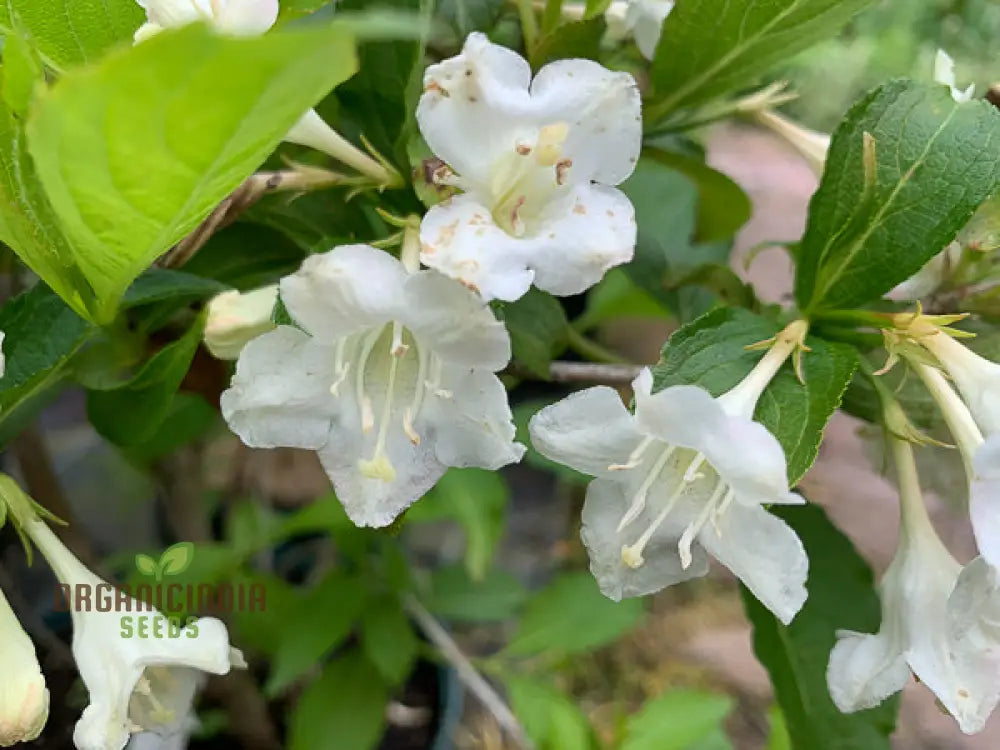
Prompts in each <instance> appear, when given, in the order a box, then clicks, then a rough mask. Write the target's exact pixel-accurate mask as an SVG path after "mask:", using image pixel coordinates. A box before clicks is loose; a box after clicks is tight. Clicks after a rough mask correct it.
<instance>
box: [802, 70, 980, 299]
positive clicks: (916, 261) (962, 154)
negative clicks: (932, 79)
mask: <svg viewBox="0 0 1000 750" xmlns="http://www.w3.org/2000/svg"><path fill="white" fill-rule="evenodd" d="M866 133H867V134H869V135H870V137H871V139H873V141H874V164H870V163H869V164H868V166H867V167H866V166H865V161H866V159H865V156H864V154H865V147H864V141H865V138H866V136H865V134H866ZM998 185H1000V113H998V112H997V111H996V109H995V108H994V107H993V106H992V105H991V104H989V103H987V102H985V101H974V102H966V103H964V104H957V103H956V102H955V101H954V100H953V99H952V98H951V96H950V94H949V93H948V89H947V88H946V87H944V86H939V85H922V84H918V83H914V82H912V81H893V82H892V83H887V84H885V85H883V86H880V87H879V88H877V89H875V90H874V91H873V92H871V93H870V94H868V95H867V96H865V97H864V98H863V99H862V100H861V101H859V102H858V103H857V104H855V105H854V107H853V108H852V109H851V111H850V112H849V113H848V114H847V116H846V118H845V119H844V120H843V122H841V124H840V126H839V127H838V128H837V131H836V132H835V133H834V136H833V142H832V143H831V146H830V153H829V157H828V158H827V162H826V171H825V172H824V174H823V179H822V181H821V183H820V186H819V190H818V191H817V192H816V194H815V195H814V196H813V199H812V202H811V203H810V205H809V221H808V224H807V226H806V233H805V235H804V237H803V238H802V244H801V247H800V248H799V252H798V261H799V262H798V267H797V276H796V281H795V296H796V299H797V300H798V303H799V306H800V307H802V308H803V309H806V310H816V309H818V308H843V307H852V306H857V305H861V304H864V303H866V302H869V301H871V300H874V299H876V298H878V297H880V296H882V295H883V294H885V293H886V292H888V291H889V290H890V289H892V288H893V287H894V286H895V285H896V284H898V283H899V282H901V281H903V280H904V279H906V278H908V277H910V276H912V275H913V274H914V273H916V272H917V271H918V270H920V268H921V267H922V266H923V265H924V264H925V263H926V262H927V261H928V260H930V259H931V257H933V256H934V255H936V254H937V253H938V252H940V251H941V249H942V248H943V247H944V246H945V245H947V244H948V243H949V242H951V241H952V240H953V239H954V238H955V234H956V233H957V232H958V231H959V230H960V229H961V228H962V227H963V226H965V224H966V223H967V222H968V221H969V219H970V218H972V215H973V213H974V212H975V211H976V209H977V208H978V207H979V205H980V204H981V203H982V202H983V201H984V200H985V199H986V198H987V197H988V196H989V195H990V194H991V193H993V192H994V191H995V190H996V189H997V187H998Z"/></svg>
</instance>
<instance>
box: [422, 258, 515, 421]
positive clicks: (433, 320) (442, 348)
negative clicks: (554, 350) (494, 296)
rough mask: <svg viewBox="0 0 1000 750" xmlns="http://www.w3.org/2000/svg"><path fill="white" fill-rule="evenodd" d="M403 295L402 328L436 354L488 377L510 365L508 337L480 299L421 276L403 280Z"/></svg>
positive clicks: (433, 275)
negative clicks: (403, 317) (403, 312)
mask: <svg viewBox="0 0 1000 750" xmlns="http://www.w3.org/2000/svg"><path fill="white" fill-rule="evenodd" d="M404 294H405V295H406V300H405V302H404V305H405V308H406V316H405V320H404V321H403V322H404V324H405V325H406V327H407V328H409V329H410V330H411V331H412V332H413V335H414V336H415V337H416V338H417V339H419V340H420V341H425V342H427V346H428V347H429V348H430V349H432V350H433V351H434V352H435V354H437V355H439V356H441V357H443V358H444V359H446V360H448V361H449V362H453V363H455V364H460V365H467V366H469V367H477V368H483V369H488V370H490V371H496V370H500V369H503V368H504V367H506V366H507V363H508V362H510V336H509V335H508V334H507V329H506V328H505V327H504V325H503V323H501V322H500V321H498V320H497V319H496V318H495V317H494V315H493V311H492V310H490V308H489V306H488V305H487V304H486V303H485V302H484V301H483V299H482V298H481V297H479V296H478V295H477V294H475V293H474V292H472V291H471V290H469V289H467V288H465V287H464V286H462V285H461V284H459V283H457V282H456V281H455V280H454V279H449V278H448V277H446V276H444V275H442V274H440V273H438V272H437V271H420V272H418V273H415V274H412V275H411V276H410V277H409V278H407V279H406V281H405V283H404ZM506 402H507V399H506V396H505V397H504V403H506Z"/></svg>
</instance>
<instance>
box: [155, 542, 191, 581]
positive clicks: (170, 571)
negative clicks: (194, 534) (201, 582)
mask: <svg viewBox="0 0 1000 750" xmlns="http://www.w3.org/2000/svg"><path fill="white" fill-rule="evenodd" d="M193 559H194V544H192V543H191V542H178V543H177V544H174V545H172V546H170V547H167V548H166V549H165V550H163V554H162V555H160V562H159V565H158V566H157V567H158V568H159V570H160V572H161V573H162V574H163V575H166V576H173V575H179V574H181V573H183V572H184V571H185V570H187V569H188V568H190V567H191V561H192V560H193Z"/></svg>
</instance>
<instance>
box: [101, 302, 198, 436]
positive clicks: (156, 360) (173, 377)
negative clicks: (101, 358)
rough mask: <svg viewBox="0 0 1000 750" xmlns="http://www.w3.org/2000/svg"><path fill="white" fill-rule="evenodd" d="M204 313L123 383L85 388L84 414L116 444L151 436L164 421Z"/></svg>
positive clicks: (184, 371)
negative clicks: (105, 386) (85, 404)
mask: <svg viewBox="0 0 1000 750" xmlns="http://www.w3.org/2000/svg"><path fill="white" fill-rule="evenodd" d="M204 326H205V318H204V315H202V316H200V317H199V318H198V321H197V322H196V323H195V325H193V326H192V327H191V328H190V329H189V330H188V331H187V332H186V333H185V334H184V335H183V336H182V337H181V338H179V339H177V341H175V342H173V343H172V344H169V345H168V346H165V347H164V348H163V349H161V350H160V351H158V352H157V353H156V354H154V355H153V356H152V357H150V359H149V361H148V362H146V364H145V365H143V367H142V368H141V369H140V370H139V372H137V373H136V374H135V376H134V377H132V378H131V379H130V380H128V381H127V382H125V383H122V384H119V385H116V386H115V387H111V388H105V389H95V388H91V389H89V390H88V391H87V416H88V418H89V419H90V422H91V424H93V425H94V428H95V429H96V430H97V431H98V432H99V433H101V435H103V436H104V437H106V438H107V439H108V440H110V441H111V442H112V443H115V444H117V445H136V444H138V443H143V442H146V441H147V440H150V439H151V438H152V437H153V436H154V435H155V434H156V432H157V430H159V428H160V426H161V425H162V424H163V420H164V419H165V418H166V416H167V412H168V410H169V409H170V404H171V402H172V401H173V398H174V394H175V393H176V392H177V389H178V388H179V387H180V384H181V381H182V380H184V376H185V375H186V374H187V371H188V368H189V367H190V366H191V360H192V359H193V358H194V353H195V351H196V350H197V349H198V344H199V343H200V342H201V335H202V330H203V329H204Z"/></svg>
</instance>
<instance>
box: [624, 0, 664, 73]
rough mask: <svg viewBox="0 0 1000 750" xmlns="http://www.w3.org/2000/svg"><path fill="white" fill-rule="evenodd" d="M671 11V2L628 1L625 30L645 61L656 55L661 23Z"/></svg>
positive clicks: (655, 0)
mask: <svg viewBox="0 0 1000 750" xmlns="http://www.w3.org/2000/svg"><path fill="white" fill-rule="evenodd" d="M612 4H613V3H612ZM673 9H674V3H673V0H629V2H628V9H627V10H626V11H625V28H626V29H627V30H628V31H629V32H631V34H632V38H633V39H635V46H636V47H638V48H639V51H640V52H641V53H642V56H643V57H645V58H646V59H647V60H652V59H653V57H654V56H655V55H656V47H657V45H658V44H659V43H660V33H661V32H662V31H663V22H664V21H665V20H666V18H667V16H669V15H670V11H672V10H673Z"/></svg>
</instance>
